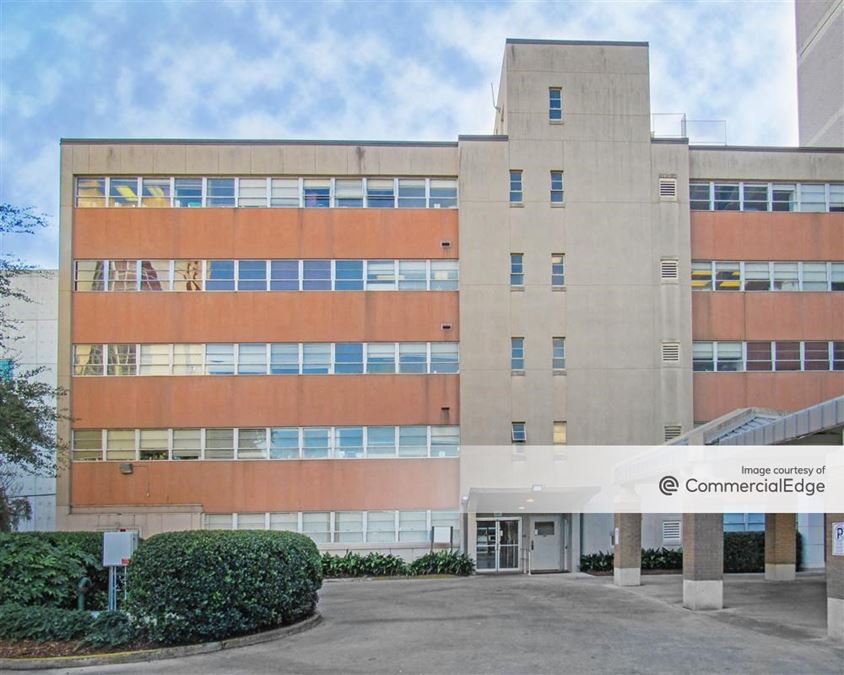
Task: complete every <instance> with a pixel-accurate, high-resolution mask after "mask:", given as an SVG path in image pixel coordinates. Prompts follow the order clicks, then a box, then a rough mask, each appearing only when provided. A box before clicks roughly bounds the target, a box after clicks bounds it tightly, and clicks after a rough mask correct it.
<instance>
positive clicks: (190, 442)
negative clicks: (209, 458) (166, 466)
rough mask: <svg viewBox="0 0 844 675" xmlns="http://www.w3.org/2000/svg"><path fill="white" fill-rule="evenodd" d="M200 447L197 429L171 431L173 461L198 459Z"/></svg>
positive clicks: (200, 440) (200, 434) (200, 441)
mask: <svg viewBox="0 0 844 675" xmlns="http://www.w3.org/2000/svg"><path fill="white" fill-rule="evenodd" d="M201 447H202V432H201V431H200V430H199V429H173V459H199V452H200V448H201Z"/></svg>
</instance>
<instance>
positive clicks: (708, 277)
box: [692, 262, 712, 291]
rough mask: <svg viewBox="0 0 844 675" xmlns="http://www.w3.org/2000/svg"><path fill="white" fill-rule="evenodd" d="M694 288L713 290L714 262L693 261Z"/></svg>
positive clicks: (694, 289)
mask: <svg viewBox="0 0 844 675" xmlns="http://www.w3.org/2000/svg"><path fill="white" fill-rule="evenodd" d="M692 290H693V291H709V290H712V264H711V263H708V262H693V263H692Z"/></svg>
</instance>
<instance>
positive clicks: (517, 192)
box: [510, 171, 522, 204]
mask: <svg viewBox="0 0 844 675" xmlns="http://www.w3.org/2000/svg"><path fill="white" fill-rule="evenodd" d="M521 201H522V172H521V171H511V172H510V203H511V204H519V203H521Z"/></svg>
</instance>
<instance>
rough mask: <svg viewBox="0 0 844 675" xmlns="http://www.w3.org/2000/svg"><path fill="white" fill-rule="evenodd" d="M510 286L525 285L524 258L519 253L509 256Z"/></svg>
mask: <svg viewBox="0 0 844 675" xmlns="http://www.w3.org/2000/svg"><path fill="white" fill-rule="evenodd" d="M510 285H511V286H524V285H525V267H524V256H523V255H522V254H521V253H511V254H510Z"/></svg>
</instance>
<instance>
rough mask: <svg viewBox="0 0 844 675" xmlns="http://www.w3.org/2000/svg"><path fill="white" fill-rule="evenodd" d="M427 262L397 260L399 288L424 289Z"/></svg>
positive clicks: (403, 289) (402, 289)
mask: <svg viewBox="0 0 844 675" xmlns="http://www.w3.org/2000/svg"><path fill="white" fill-rule="evenodd" d="M427 274H428V271H427V264H426V263H425V261H424V260H400V261H399V290H400V291H424V290H425V288H426V286H427V280H426V277H427Z"/></svg>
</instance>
